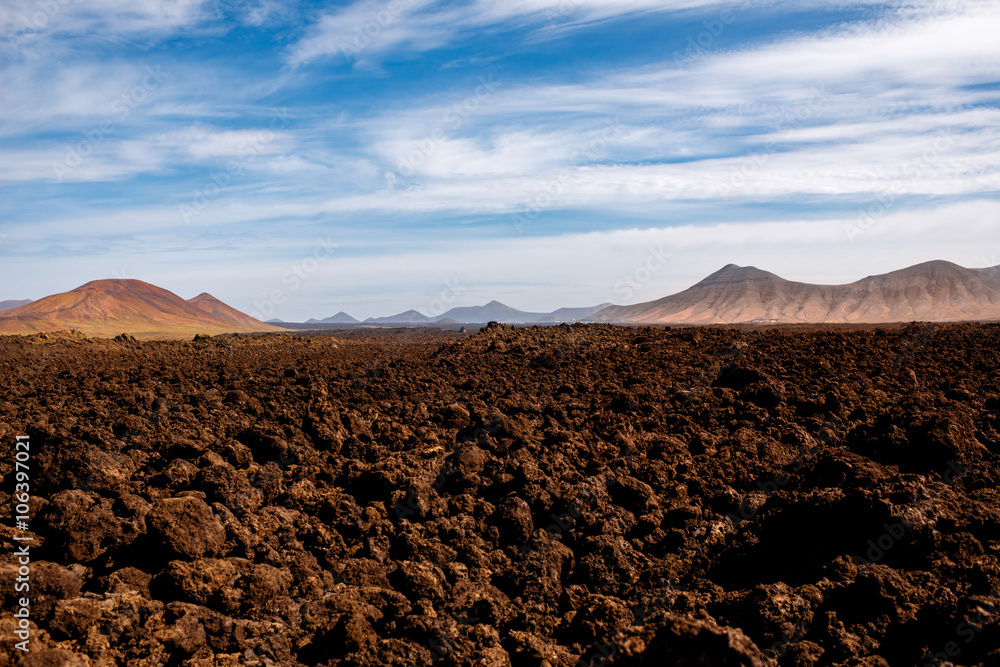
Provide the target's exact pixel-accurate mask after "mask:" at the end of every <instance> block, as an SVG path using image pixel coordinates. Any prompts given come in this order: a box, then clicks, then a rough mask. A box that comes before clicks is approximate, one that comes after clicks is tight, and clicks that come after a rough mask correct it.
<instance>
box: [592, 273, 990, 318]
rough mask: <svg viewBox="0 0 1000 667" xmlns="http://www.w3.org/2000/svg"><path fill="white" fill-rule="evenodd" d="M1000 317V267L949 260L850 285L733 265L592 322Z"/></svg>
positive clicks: (597, 315)
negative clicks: (801, 280) (816, 282)
mask: <svg viewBox="0 0 1000 667" xmlns="http://www.w3.org/2000/svg"><path fill="white" fill-rule="evenodd" d="M997 317H1000V267H992V268H989V269H966V268H963V267H961V266H959V265H957V264H952V263H951V262H944V261H933V262H925V263H923V264H917V265H916V266H911V267H909V268H906V269H902V270H899V271H893V272H891V273H886V274H882V275H877V276H868V277H867V278H863V279H861V280H858V281H856V282H853V283H850V284H847V285H813V284H809V283H799V282H792V281H789V280H785V279H784V278H781V277H779V276H777V275H775V274H773V273H769V272H767V271H761V270H760V269H758V268H755V267H752V266H736V265H735V264H729V265H728V266H725V267H723V268H722V269H720V270H719V271H716V272H715V273H713V274H712V275H710V276H708V277H707V278H705V279H704V280H702V281H701V282H699V283H697V284H696V285H694V286H692V287H690V288H688V289H686V290H684V291H683V292H679V293H678V294H673V295H671V296H667V297H664V298H662V299H658V300H656V301H650V302H647V303H640V304H636V305H633V306H610V307H608V308H605V309H603V310H601V311H599V312H597V313H595V314H594V315H592V316H591V317H589V318H588V321H591V322H622V323H633V322H636V323H637V322H643V323H677V324H718V323H732V322H752V321H755V320H758V321H774V322H813V323H819V322H831V323H832V322H872V323H876V322H910V321H915V320H919V321H939V322H940V321H962V320H987V319H994V318H997Z"/></svg>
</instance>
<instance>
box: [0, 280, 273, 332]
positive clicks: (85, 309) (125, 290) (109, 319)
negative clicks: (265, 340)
mask: <svg viewBox="0 0 1000 667" xmlns="http://www.w3.org/2000/svg"><path fill="white" fill-rule="evenodd" d="M59 329H77V330H80V331H82V332H83V333H86V334H88V335H95V336H114V335H117V334H119V333H123V332H124V333H130V334H132V335H134V336H140V337H146V338H156V337H163V338H176V337H184V336H188V335H193V334H195V333H207V334H217V333H238V332H250V331H280V329H278V328H277V327H273V326H271V325H268V324H264V323H263V322H259V321H257V320H255V319H253V318H252V317H250V316H248V315H245V314H243V313H241V312H240V311H238V310H235V309H233V308H230V307H229V306H227V305H226V304H224V303H222V302H221V301H219V300H218V299H215V298H214V297H212V296H210V295H208V294H202V295H199V296H198V297H195V298H194V299H192V300H191V301H190V302H189V301H185V300H184V299H182V298H181V297H179V296H177V295H176V294H174V293H173V292H170V291H168V290H165V289H163V288H161V287H157V286H156V285H150V284H149V283H145V282H142V281H141V280H95V281H92V282H89V283H87V284H85V285H82V286H80V287H77V288H76V289H74V290H70V291H69V292H62V293H60V294H53V295H51V296H47V297H45V298H44V299H39V300H38V301H33V302H31V303H29V304H27V305H24V306H21V307H19V308H15V309H13V310H7V311H0V332H2V333H16V334H24V333H34V332H39V331H55V330H59Z"/></svg>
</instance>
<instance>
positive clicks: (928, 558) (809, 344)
mask: <svg viewBox="0 0 1000 667" xmlns="http://www.w3.org/2000/svg"><path fill="white" fill-rule="evenodd" d="M336 335H337V336H338V337H337V338H333V337H329V336H326V337H312V338H308V337H290V336H286V335H268V336H261V337H246V336H217V337H213V338H210V339H199V340H195V341H187V342H142V343H139V342H136V341H134V340H130V339H129V338H128V337H120V338H119V339H117V340H92V339H86V338H84V337H82V336H78V335H52V334H49V335H39V336H33V337H29V338H13V337H8V338H5V339H0V386H2V387H3V389H2V392H0V441H2V442H3V443H4V447H3V451H4V454H3V456H4V457H5V461H4V462H3V464H2V465H0V471H2V473H3V479H2V482H0V506H2V507H3V508H4V510H3V512H4V514H5V515H6V516H8V517H11V515H12V514H14V507H15V505H16V503H17V499H16V498H15V495H16V491H15V484H16V483H17V482H18V480H17V479H16V473H15V468H14V461H15V449H14V443H15V436H16V435H18V434H28V435H29V436H30V460H29V462H28V466H29V472H30V493H31V497H32V499H31V501H30V502H31V509H32V516H31V520H30V524H29V527H30V531H31V532H30V533H28V535H31V536H33V537H34V541H32V542H30V543H27V544H30V559H31V561H30V570H31V573H30V592H28V593H26V594H27V595H29V596H30V622H29V628H30V631H31V639H30V648H31V652H30V653H24V652H22V651H19V650H15V649H14V645H15V642H17V641H18V639H17V638H16V637H15V634H14V631H15V629H16V627H17V623H18V619H17V618H15V616H14V610H15V609H18V608H19V605H18V600H19V597H20V596H21V595H25V593H16V592H15V589H14V582H15V580H16V578H17V576H18V567H19V565H18V556H16V555H15V551H16V550H17V549H19V548H20V547H21V546H22V545H23V544H25V543H26V542H24V541H15V540H14V539H13V538H14V537H15V536H24V533H22V532H21V531H19V530H17V529H16V527H14V526H13V521H12V519H7V520H5V521H4V522H3V526H2V527H0V541H2V543H3V544H2V547H0V572H2V577H0V581H2V588H0V597H2V598H3V613H2V614H0V666H5V665H139V666H141V665H192V666H193V665H205V666H208V665H310V666H312V665H327V666H330V667H341V666H347V665H378V666H385V667H395V666H404V665H405V666H407V667H410V666H420V665H446V666H447V665H484V666H489V667H500V666H503V665H514V666H519V665H532V666H539V667H540V666H549V667H569V666H574V665H594V666H597V665H601V666H605V665H606V666H613V667H626V666H639V665H643V666H651V665H656V666H661V665H753V666H758V665H783V666H784V665H795V666H804V665H871V666H876V665H892V666H896V665H926V664H933V665H939V664H947V663H948V661H950V662H952V663H954V664H956V665H983V666H986V665H992V666H996V665H1000V648H998V647H1000V492H998V481H1000V468H998V455H1000V417H998V413H1000V359H998V352H997V350H998V348H1000V325H957V326H918V325H914V326H908V327H898V328H891V329H871V330H866V329H862V328H852V329H846V328H845V329H837V328H827V329H825V330H824V329H822V328H812V329H789V328H780V327H779V328H770V329H762V330H750V329H742V330H741V329H738V328H729V329H726V328H713V329H681V330H663V329H641V328H635V329H629V328H615V327H611V326H606V325H590V326H579V325H578V326H561V327H547V328H526V329H512V328H510V327H505V326H502V325H490V326H489V327H487V328H485V329H484V330H482V331H480V332H478V333H476V332H472V333H470V334H468V335H464V334H459V333H457V332H452V333H445V332H435V331H432V330H425V331H420V330H410V331H406V332H399V331H384V332H380V333H373V332H351V333H349V334H348V333H345V332H336Z"/></svg>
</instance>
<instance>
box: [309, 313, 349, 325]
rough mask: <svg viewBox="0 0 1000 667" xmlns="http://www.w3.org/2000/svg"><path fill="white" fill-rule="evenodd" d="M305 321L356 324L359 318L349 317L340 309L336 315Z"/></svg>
mask: <svg viewBox="0 0 1000 667" xmlns="http://www.w3.org/2000/svg"><path fill="white" fill-rule="evenodd" d="M307 322H322V323H323V324H358V323H360V322H361V320H358V319H355V318H353V317H351V316H350V315H348V314H347V313H345V312H344V311H340V312H339V313H337V314H336V315H331V316H330V317H324V318H323V319H321V320H307Z"/></svg>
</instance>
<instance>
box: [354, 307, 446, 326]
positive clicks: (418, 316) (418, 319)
mask: <svg viewBox="0 0 1000 667" xmlns="http://www.w3.org/2000/svg"><path fill="white" fill-rule="evenodd" d="M430 322H433V320H432V319H431V318H429V317H427V316H426V315H424V314H422V313H418V312H417V311H415V310H407V311H406V312H403V313H399V314H398V315H389V316H388V317H369V318H368V319H367V320H365V321H364V323H365V324H428V323H430Z"/></svg>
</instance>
